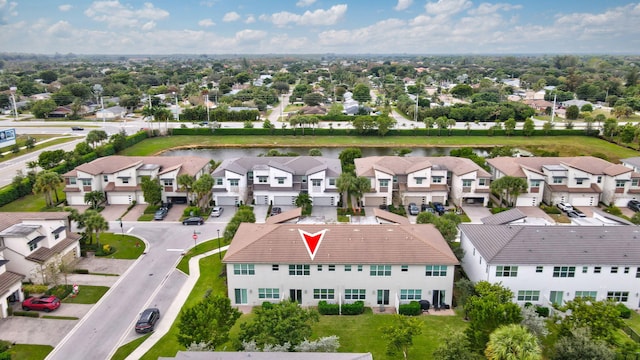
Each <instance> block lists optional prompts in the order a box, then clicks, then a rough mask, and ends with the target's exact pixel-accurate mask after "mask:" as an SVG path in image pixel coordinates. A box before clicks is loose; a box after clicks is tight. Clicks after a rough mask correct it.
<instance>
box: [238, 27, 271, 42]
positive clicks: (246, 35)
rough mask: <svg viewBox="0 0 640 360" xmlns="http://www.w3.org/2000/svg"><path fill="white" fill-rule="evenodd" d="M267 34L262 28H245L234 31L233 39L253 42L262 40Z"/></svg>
mask: <svg viewBox="0 0 640 360" xmlns="http://www.w3.org/2000/svg"><path fill="white" fill-rule="evenodd" d="M266 36H267V33H266V32H265V31H262V30H252V29H245V30H241V31H238V32H237V33H236V36H235V39H236V40H237V41H238V42H255V41H258V40H262V39H264V38H265V37H266Z"/></svg>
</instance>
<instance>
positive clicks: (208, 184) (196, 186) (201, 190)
mask: <svg viewBox="0 0 640 360" xmlns="http://www.w3.org/2000/svg"><path fill="white" fill-rule="evenodd" d="M213 185H214V181H213V178H212V177H211V175H209V174H204V175H202V176H200V178H199V179H198V180H196V181H195V182H194V183H193V186H192V190H193V192H194V193H195V194H196V203H197V204H198V206H199V207H200V208H202V209H203V208H204V204H203V202H204V201H203V200H205V199H206V200H209V194H211V189H212V188H213Z"/></svg>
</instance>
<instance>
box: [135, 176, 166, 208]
mask: <svg viewBox="0 0 640 360" xmlns="http://www.w3.org/2000/svg"><path fill="white" fill-rule="evenodd" d="M140 187H141V188H142V195H143V196H144V201H145V202H147V203H148V204H151V205H155V204H158V203H159V202H161V201H162V185H160V180H158V179H156V178H151V177H150V176H143V177H142V182H141V183H140Z"/></svg>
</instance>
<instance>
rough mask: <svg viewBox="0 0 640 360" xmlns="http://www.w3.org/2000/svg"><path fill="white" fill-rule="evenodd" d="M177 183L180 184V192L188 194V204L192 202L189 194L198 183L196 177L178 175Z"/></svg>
mask: <svg viewBox="0 0 640 360" xmlns="http://www.w3.org/2000/svg"><path fill="white" fill-rule="evenodd" d="M176 181H177V182H178V186H179V188H180V190H181V191H185V192H186V193H187V202H188V203H189V202H191V199H190V198H189V192H190V191H191V188H192V187H193V183H194V182H195V181H196V179H195V177H193V176H191V175H189V174H180V175H178V178H177V179H176Z"/></svg>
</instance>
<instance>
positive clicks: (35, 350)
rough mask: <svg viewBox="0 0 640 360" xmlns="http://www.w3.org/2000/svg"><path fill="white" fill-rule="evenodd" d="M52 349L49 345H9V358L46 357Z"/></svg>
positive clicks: (21, 359)
mask: <svg viewBox="0 0 640 360" xmlns="http://www.w3.org/2000/svg"><path fill="white" fill-rule="evenodd" d="M52 350H53V346H49V345H27V344H16V345H14V346H12V347H11V349H10V350H9V353H10V354H11V360H41V359H44V358H46V357H47V355H49V353H50V352H51V351H52Z"/></svg>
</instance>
